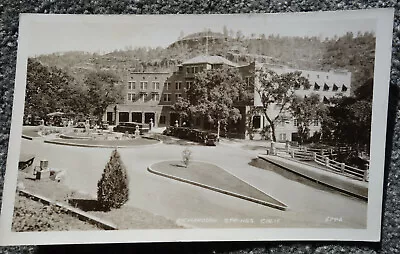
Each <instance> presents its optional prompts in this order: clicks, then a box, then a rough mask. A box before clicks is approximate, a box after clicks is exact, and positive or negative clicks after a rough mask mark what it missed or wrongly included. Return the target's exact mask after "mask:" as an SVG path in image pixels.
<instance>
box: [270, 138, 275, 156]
mask: <svg viewBox="0 0 400 254" xmlns="http://www.w3.org/2000/svg"><path fill="white" fill-rule="evenodd" d="M275 152H276V148H275V142H274V141H272V142H271V151H270V154H271V155H276V154H275Z"/></svg>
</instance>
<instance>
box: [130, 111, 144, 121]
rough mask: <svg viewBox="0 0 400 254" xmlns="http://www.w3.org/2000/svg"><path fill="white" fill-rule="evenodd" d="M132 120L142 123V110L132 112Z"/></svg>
mask: <svg viewBox="0 0 400 254" xmlns="http://www.w3.org/2000/svg"><path fill="white" fill-rule="evenodd" d="M132 122H135V123H141V122H142V112H132Z"/></svg>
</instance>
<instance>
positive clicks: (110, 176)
mask: <svg viewBox="0 0 400 254" xmlns="http://www.w3.org/2000/svg"><path fill="white" fill-rule="evenodd" d="M128 197H129V180H128V175H127V172H126V168H125V166H124V164H123V163H122V161H121V157H120V155H119V153H118V151H117V149H115V150H114V151H113V152H112V154H111V157H110V160H109V162H108V163H107V165H106V167H105V168H104V172H103V175H102V176H101V179H100V180H99V182H98V183H97V201H98V202H99V204H100V205H101V206H102V208H103V209H105V210H110V209H111V208H120V207H121V206H122V205H123V204H125V203H126V201H128Z"/></svg>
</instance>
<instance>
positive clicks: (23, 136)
mask: <svg viewBox="0 0 400 254" xmlns="http://www.w3.org/2000/svg"><path fill="white" fill-rule="evenodd" d="M21 137H22V138H24V139H28V140H33V138H32V137H29V136H26V135H22V136H21Z"/></svg>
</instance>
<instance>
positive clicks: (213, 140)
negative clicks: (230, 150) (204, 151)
mask: <svg viewBox="0 0 400 254" xmlns="http://www.w3.org/2000/svg"><path fill="white" fill-rule="evenodd" d="M217 142H218V138H217V135H215V134H213V133H210V134H208V135H207V137H206V138H205V140H204V144H205V145H206V146H216V145H217Z"/></svg>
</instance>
